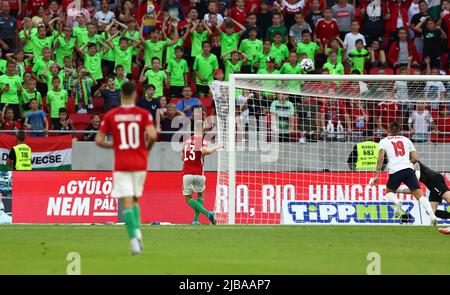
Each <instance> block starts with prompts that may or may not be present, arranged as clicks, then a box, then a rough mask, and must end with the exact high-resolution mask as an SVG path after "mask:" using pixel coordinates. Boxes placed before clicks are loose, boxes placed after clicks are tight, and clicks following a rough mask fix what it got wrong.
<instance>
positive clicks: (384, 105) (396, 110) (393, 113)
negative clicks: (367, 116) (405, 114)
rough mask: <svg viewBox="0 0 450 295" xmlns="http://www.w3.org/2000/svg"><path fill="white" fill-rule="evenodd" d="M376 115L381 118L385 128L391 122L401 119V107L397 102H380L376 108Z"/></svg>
mask: <svg viewBox="0 0 450 295" xmlns="http://www.w3.org/2000/svg"><path fill="white" fill-rule="evenodd" d="M375 112H376V113H375V116H376V117H377V118H381V124H382V125H383V128H384V129H386V130H387V129H388V126H389V123H391V122H394V121H397V122H399V121H400V120H401V116H402V114H401V107H400V105H399V104H398V103H395V102H380V103H379V104H378V105H377V108H376V110H375Z"/></svg>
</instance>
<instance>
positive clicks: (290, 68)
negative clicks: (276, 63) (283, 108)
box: [280, 51, 303, 92]
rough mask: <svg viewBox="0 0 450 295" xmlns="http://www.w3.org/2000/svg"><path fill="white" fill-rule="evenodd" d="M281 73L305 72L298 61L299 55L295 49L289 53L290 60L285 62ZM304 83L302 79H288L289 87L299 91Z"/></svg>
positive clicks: (291, 89)
mask: <svg viewBox="0 0 450 295" xmlns="http://www.w3.org/2000/svg"><path fill="white" fill-rule="evenodd" d="M280 73H281V74H291V75H292V74H303V71H302V69H301V68H300V64H299V63H298V55H297V53H296V52H295V51H291V53H289V60H288V61H287V62H285V63H284V64H283V65H282V66H281V69H280ZM301 84H302V83H300V81H295V80H293V81H288V82H287V87H288V89H289V90H290V91H293V92H299V91H300V86H301Z"/></svg>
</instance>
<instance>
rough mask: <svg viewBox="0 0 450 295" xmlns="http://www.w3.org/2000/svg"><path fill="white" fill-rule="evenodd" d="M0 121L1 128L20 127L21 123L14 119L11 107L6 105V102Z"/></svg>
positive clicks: (17, 128)
mask: <svg viewBox="0 0 450 295" xmlns="http://www.w3.org/2000/svg"><path fill="white" fill-rule="evenodd" d="M0 122H1V129H2V130H20V129H22V124H20V122H19V121H17V120H14V110H13V109H12V108H11V107H8V104H6V105H5V106H4V107H3V110H2V113H1V118H0Z"/></svg>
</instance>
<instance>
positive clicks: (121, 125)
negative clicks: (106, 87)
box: [100, 105, 153, 171]
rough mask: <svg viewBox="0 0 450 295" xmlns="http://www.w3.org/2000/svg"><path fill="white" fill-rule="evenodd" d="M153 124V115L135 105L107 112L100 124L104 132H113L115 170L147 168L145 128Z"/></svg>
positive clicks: (144, 169)
mask: <svg viewBox="0 0 450 295" xmlns="http://www.w3.org/2000/svg"><path fill="white" fill-rule="evenodd" d="M152 125H153V119H152V115H151V114H150V113H149V112H148V111H147V110H145V109H142V108H139V107H136V106H134V105H133V106H121V107H118V108H114V109H112V110H110V111H109V112H107V113H106V115H105V118H104V119H103V121H102V122H101V124H100V131H101V132H103V133H104V134H109V133H112V136H113V144H114V157H115V158H114V170H115V171H146V170H147V162H148V150H147V148H146V144H145V128H146V127H147V126H152Z"/></svg>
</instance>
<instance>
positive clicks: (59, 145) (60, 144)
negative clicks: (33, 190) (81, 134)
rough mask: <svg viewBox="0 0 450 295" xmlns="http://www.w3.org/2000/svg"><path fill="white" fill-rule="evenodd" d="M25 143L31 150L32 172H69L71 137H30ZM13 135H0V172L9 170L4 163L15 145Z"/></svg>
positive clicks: (70, 164)
mask: <svg viewBox="0 0 450 295" xmlns="http://www.w3.org/2000/svg"><path fill="white" fill-rule="evenodd" d="M25 143H26V144H27V145H29V146H30V148H31V166H32V169H33V170H70V169H71V166H72V136H71V135H64V136H50V137H32V136H28V137H27V139H26V141H25ZM16 144H17V143H16V137H15V136H14V135H8V134H0V155H1V157H0V170H10V168H9V167H6V161H7V159H8V155H9V152H10V150H11V149H12V148H13V147H14V146H15V145H16Z"/></svg>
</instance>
